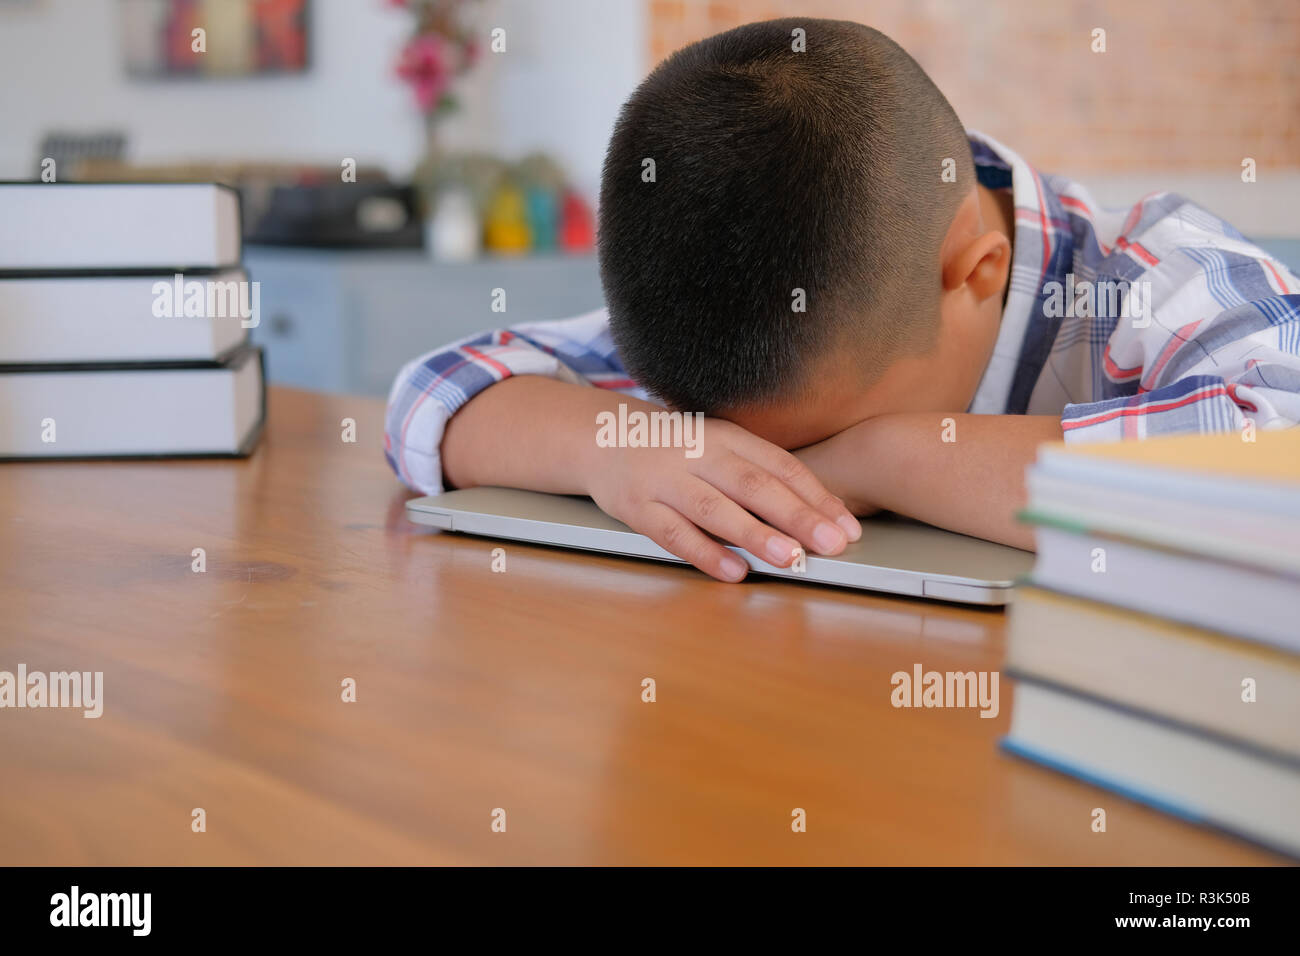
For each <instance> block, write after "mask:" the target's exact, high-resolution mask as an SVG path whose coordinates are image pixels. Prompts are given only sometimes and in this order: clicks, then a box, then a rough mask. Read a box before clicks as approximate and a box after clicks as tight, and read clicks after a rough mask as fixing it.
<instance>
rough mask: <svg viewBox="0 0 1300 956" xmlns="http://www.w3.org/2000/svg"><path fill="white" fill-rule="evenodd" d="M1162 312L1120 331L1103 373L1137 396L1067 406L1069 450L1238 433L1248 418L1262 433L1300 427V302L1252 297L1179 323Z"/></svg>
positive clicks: (1290, 279) (1283, 278) (1290, 296)
mask: <svg viewBox="0 0 1300 956" xmlns="http://www.w3.org/2000/svg"><path fill="white" fill-rule="evenodd" d="M1275 275H1277V277H1278V280H1279V284H1281V286H1282V288H1288V285H1289V288H1290V289H1296V288H1300V283H1297V280H1296V279H1295V277H1294V276H1293V275H1290V274H1289V273H1287V272H1286V271H1285V269H1284V267H1281V266H1280V265H1278V266H1277V269H1276V270H1275ZM1171 305H1172V303H1171ZM1161 311H1162V310H1157V311H1156V313H1155V315H1154V321H1153V322H1151V324H1150V325H1149V326H1146V327H1143V328H1135V327H1134V325H1133V323H1132V322H1130V321H1128V320H1125V321H1122V322H1120V323H1119V325H1118V326H1117V327H1116V329H1115V332H1114V333H1113V334H1112V335H1111V337H1110V341H1109V342H1108V343H1107V345H1106V350H1105V353H1104V361H1105V368H1106V373H1107V375H1108V376H1110V377H1111V379H1112V381H1120V380H1123V379H1124V378H1125V377H1127V378H1128V379H1130V380H1133V381H1136V383H1137V386H1136V391H1135V392H1134V394H1131V395H1123V396H1119V397H1115V398H1109V399H1106V400H1103V401H1096V402H1086V403H1080V404H1071V405H1066V406H1065V410H1064V412H1063V414H1062V416H1061V425H1062V428H1063V430H1064V433H1065V440H1066V441H1067V442H1092V441H1119V440H1122V439H1132V438H1146V437H1150V436H1156V435H1164V434H1173V433H1180V432H1226V431H1242V430H1243V429H1244V428H1245V427H1247V420H1250V422H1251V423H1252V424H1253V426H1254V427H1255V428H1257V429H1275V428H1286V427H1289V426H1293V425H1296V424H1297V423H1300V294H1297V293H1294V292H1287V293H1286V294H1280V295H1271V296H1262V297H1259V298H1254V299H1251V300H1249V301H1244V302H1239V303H1238V304H1236V305H1234V306H1232V307H1231V308H1228V309H1224V310H1223V311H1221V312H1219V313H1218V314H1217V315H1213V316H1212V317H1210V318H1203V319H1194V320H1193V321H1190V322H1184V323H1183V324H1181V325H1180V324H1178V323H1176V322H1170V321H1167V315H1168V313H1167V312H1166V315H1165V316H1164V317H1162V315H1161ZM1170 311H1173V310H1172V309H1171V310H1170Z"/></svg>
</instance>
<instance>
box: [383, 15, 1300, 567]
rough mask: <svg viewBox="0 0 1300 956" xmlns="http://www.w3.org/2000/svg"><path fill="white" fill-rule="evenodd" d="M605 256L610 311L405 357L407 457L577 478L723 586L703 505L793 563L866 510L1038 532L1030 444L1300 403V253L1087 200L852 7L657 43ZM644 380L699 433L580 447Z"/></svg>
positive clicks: (455, 476) (1149, 206) (392, 437)
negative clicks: (987, 131)
mask: <svg viewBox="0 0 1300 956" xmlns="http://www.w3.org/2000/svg"><path fill="white" fill-rule="evenodd" d="M797 31H803V34H802V36H803V39H802V41H801V42H800V41H799V37H800V34H799V33H798V32H797ZM792 37H794V38H796V39H794V40H792ZM599 254H600V266H601V278H602V282H603V285H604V289H605V293H606V298H607V306H608V311H607V312H598V313H594V314H592V315H587V316H581V317H579V318H576V319H571V320H568V321H565V322H554V323H539V324H535V325H531V326H527V327H518V328H515V329H512V330H508V331H498V332H492V333H488V334H485V335H481V336H477V337H474V338H471V339H467V340H465V341H463V342H460V343H457V344H455V345H452V346H449V347H447V348H445V349H442V350H439V351H435V352H432V353H429V354H428V355H425V356H422V357H421V358H419V359H416V360H415V361H414V362H412V363H410V364H409V365H407V366H406V367H405V368H404V369H403V370H402V371H401V372H400V373H399V375H398V378H397V381H396V382H395V383H394V386H393V391H392V393H391V396H390V398H389V409H388V419H387V435H386V454H387V457H388V460H389V462H390V463H391V464H392V465H393V468H394V469H395V470H396V471H397V473H398V475H399V476H400V477H401V479H402V480H403V481H405V482H406V483H407V484H408V485H410V486H411V487H413V488H416V489H417V490H419V491H422V492H424V493H435V492H437V491H439V490H440V489H441V487H442V486H443V485H444V483H445V484H447V485H451V486H458V487H467V486H471V485H483V484H495V485H506V486H513V487H521V488H530V489H534V490H538V491H549V492H558V493H567V494H586V495H590V496H591V497H592V498H593V499H595V501H596V503H597V504H599V505H600V507H601V508H603V509H604V510H605V511H606V512H608V513H609V514H611V515H613V516H614V517H616V518H619V519H620V520H622V521H623V522H625V523H626V524H628V525H630V526H631V527H632V528H634V529H635V530H637V531H640V532H642V533H644V534H646V535H648V536H649V537H651V538H652V539H654V540H655V541H656V542H658V543H659V544H660V545H661V546H662V547H664V548H665V549H667V550H668V551H670V552H672V553H674V554H676V555H678V556H679V557H681V558H683V559H685V560H687V561H689V562H690V563H692V564H694V565H695V566H696V567H698V568H700V569H701V570H703V571H705V572H706V573H708V574H711V575H713V576H714V577H716V578H719V579H721V580H725V581H738V580H740V579H741V578H743V577H744V574H745V566H744V565H743V564H742V563H741V562H739V561H738V560H736V559H735V558H734V556H732V555H731V554H730V553H729V552H728V551H727V550H726V549H725V548H723V547H722V546H721V545H720V544H718V542H717V541H716V540H714V539H712V538H710V537H709V536H708V535H705V534H703V533H702V531H708V532H711V533H712V534H714V535H716V536H717V537H718V538H721V539H723V540H725V541H728V542H731V543H734V544H736V545H739V546H740V547H743V548H745V549H746V550H748V551H750V552H751V553H753V554H755V555H758V556H759V557H762V558H764V559H765V560H767V561H769V562H770V563H772V564H774V565H778V566H782V567H786V566H789V565H790V563H791V561H792V560H793V558H794V549H795V548H796V547H797V546H802V547H804V548H806V549H808V551H809V552H810V553H813V552H815V553H819V554H837V553H839V552H840V551H841V550H843V549H844V547H846V545H847V543H848V542H849V541H852V540H856V539H857V538H858V537H859V536H860V535H861V533H862V531H861V527H860V525H859V524H858V522H857V521H856V519H855V518H854V515H864V514H868V513H870V512H872V511H874V510H876V509H879V508H884V509H888V510H891V511H896V512H899V513H901V514H905V515H910V516H912V517H915V518H918V519H920V520H923V521H927V522H929V523H931V524H935V525H938V526H940V527H944V528H949V529H952V530H955V531H961V532H965V533H967V534H973V535H978V536H980V537H984V538H988V539H990V540H994V541H1000V542H1004V543H1008V544H1012V545H1016V546H1019V547H1023V548H1031V547H1032V537H1031V534H1030V532H1029V530H1028V529H1026V528H1024V527H1022V526H1020V525H1019V524H1017V523H1016V521H1015V517H1014V515H1015V511H1016V510H1017V508H1018V507H1020V505H1021V504H1022V503H1023V499H1024V485H1023V482H1024V478H1023V476H1024V471H1025V467H1026V466H1027V465H1028V464H1029V463H1030V462H1031V461H1032V460H1033V458H1034V454H1035V448H1036V447H1037V446H1038V445H1039V444H1040V443H1041V442H1045V441H1052V440H1060V439H1061V438H1062V437H1063V436H1064V438H1065V439H1066V440H1067V441H1094V440H1109V439H1121V438H1143V437H1146V436H1148V435H1156V434H1163V433H1169V432H1177V431H1223V430H1229V429H1238V428H1240V427H1242V426H1243V424H1244V422H1245V420H1246V419H1247V418H1250V419H1253V421H1254V422H1255V424H1256V426H1257V427H1260V428H1275V427H1284V426H1289V425H1294V424H1295V423H1296V422H1297V421H1298V420H1300V279H1297V278H1296V276H1295V275H1293V274H1292V273H1290V272H1289V271H1288V270H1287V269H1286V268H1285V267H1284V266H1282V265H1281V264H1280V263H1278V262H1275V261H1273V260H1272V259H1270V258H1269V256H1268V255H1267V254H1266V253H1264V252H1263V251H1262V250H1260V249H1258V248H1257V247H1255V246H1253V245H1251V244H1250V243H1249V242H1247V241H1246V240H1245V239H1244V238H1242V236H1241V235H1240V233H1238V232H1237V231H1236V230H1235V229H1233V228H1232V227H1231V226H1229V225H1227V224H1226V223H1224V222H1222V221H1220V220H1219V219H1217V218H1216V217H1214V216H1213V215H1211V214H1210V213H1208V212H1206V211H1204V210H1202V209H1200V208H1198V207H1196V206H1194V205H1193V204H1191V203H1189V202H1187V201H1186V200H1185V199H1183V198H1181V197H1179V196H1175V195H1172V194H1168V193H1164V194H1157V195H1154V196H1148V197H1147V198H1146V199H1144V200H1143V201H1142V202H1140V203H1138V205H1136V206H1134V207H1133V208H1132V209H1131V210H1129V211H1128V212H1127V213H1123V212H1106V211H1103V210H1101V209H1099V208H1098V206H1097V204H1096V203H1095V202H1094V201H1093V199H1092V198H1091V196H1090V195H1089V194H1088V192H1087V191H1086V190H1085V189H1084V188H1083V187H1081V186H1079V185H1077V184H1074V183H1071V182H1068V181H1066V180H1064V179H1062V178H1059V177H1052V176H1042V175H1040V174H1038V173H1037V172H1035V171H1034V170H1033V169H1031V168H1030V167H1029V166H1028V165H1027V164H1026V163H1025V162H1024V161H1022V160H1021V159H1020V158H1019V157H1017V156H1016V155H1015V154H1014V153H1013V152H1011V151H1010V150H1008V149H1006V148H1005V147H1003V146H1001V145H1000V144H998V143H995V142H993V141H992V140H990V139H987V138H985V137H982V136H979V135H971V136H970V137H969V139H968V138H967V134H966V133H965V132H964V131H963V129H962V126H961V124H960V122H959V121H958V119H957V116H956V114H955V113H954V112H953V110H952V108H951V106H950V105H949V104H948V102H947V100H946V99H945V98H944V97H943V95H942V94H941V93H940V92H939V90H938V89H937V88H936V87H935V86H934V85H933V83H931V81H930V80H929V78H928V77H927V76H926V75H925V73H924V72H923V71H922V70H921V68H920V67H919V66H918V65H917V64H916V62H915V61H913V60H912V59H911V57H909V56H908V55H907V54H906V53H905V52H904V51H903V50H902V49H901V48H899V47H898V46H897V45H896V44H894V43H893V41H891V40H889V39H888V38H887V37H885V36H884V35H882V34H880V33H878V32H876V31H874V30H871V29H869V28H867V27H864V26H861V25H859V24H854V23H847V22H840V21H826V20H808V19H789V20H774V21H769V22H764V23H755V24H750V25H748V26H744V27H740V28H739V29H736V30H732V31H729V32H727V33H723V34H719V35H718V36H714V37H711V38H709V39H706V40H703V41H701V42H699V43H696V44H693V45H691V46H689V47H686V48H685V49H683V50H681V51H679V52H678V53H676V54H675V55H673V56H672V57H670V58H669V59H668V60H666V61H665V62H664V63H662V64H661V65H660V66H659V67H658V68H657V69H656V70H655V71H654V72H653V73H651V75H650V76H649V77H648V78H647V79H646V80H645V81H644V82H643V83H642V84H641V86H640V87H639V88H638V89H637V91H636V92H635V93H634V94H633V96H632V98H631V99H630V100H629V101H628V103H627V104H626V105H625V106H624V109H623V112H622V115H621V116H620V118H619V121H618V124H617V126H616V128H615V131H614V134H613V137H612V139H611V142H610V146H609V151H608V154H607V156H606V159H605V167H604V174H603V180H602V187H601V204H600V242H599ZM488 386H491V387H488ZM591 386H595V387H594V388H593V387H591ZM651 397H653V398H654V399H655V400H657V401H658V402H660V403H662V404H664V405H667V406H669V407H670V408H673V409H675V410H680V411H683V412H702V413H704V414H705V415H706V416H708V417H706V418H705V419H703V425H702V429H703V430H702V437H703V438H704V441H703V443H702V454H699V455H698V457H690V456H688V455H685V454H683V451H682V449H681V448H662V447H658V448H647V447H627V448H611V447H602V446H603V445H607V444H608V442H601V443H598V442H597V440H596V435H597V422H599V421H600V420H602V418H605V419H607V417H608V413H610V412H614V411H615V410H617V408H618V406H619V405H620V404H623V405H625V406H627V407H628V408H629V409H631V410H632V411H643V412H645V411H653V410H655V409H658V410H660V411H662V407H661V406H659V405H653V404H651V403H650V401H649V400H650V398H651ZM625 411H626V409H625ZM792 450H793V454H791V451H792Z"/></svg>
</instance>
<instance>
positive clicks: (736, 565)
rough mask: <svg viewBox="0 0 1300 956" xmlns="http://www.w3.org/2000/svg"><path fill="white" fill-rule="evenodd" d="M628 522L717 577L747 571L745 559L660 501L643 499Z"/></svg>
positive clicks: (731, 578)
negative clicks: (631, 520)
mask: <svg viewBox="0 0 1300 956" xmlns="http://www.w3.org/2000/svg"><path fill="white" fill-rule="evenodd" d="M628 524H629V525H630V526H631V527H632V528H633V529H634V530H636V531H639V532H641V533H642V534H643V535H645V536H646V537H647V538H649V539H650V540H651V541H653V542H654V543H655V544H657V545H659V547H661V548H663V549H664V550H665V551H667V552H668V553H669V554H675V555H676V556H677V557H679V558H681V559H682V560H683V561H686V562H687V563H688V564H692V565H694V566H695V567H697V568H699V569H700V570H701V571H703V572H704V573H705V574H707V575H709V576H710V577H714V578H717V579H718V580H719V581H727V582H729V583H730V582H734V581H741V580H744V577H745V574H746V573H747V572H748V571H749V565H747V564H745V562H744V561H742V560H741V559H740V558H738V557H736V556H735V555H734V554H732V553H731V552H730V551H728V550H727V549H726V548H724V547H723V546H722V545H720V544H719V543H718V542H716V541H714V540H713V539H712V538H710V537H709V536H708V535H706V534H705V533H704V532H703V531H701V530H700V529H699V528H697V527H695V525H693V524H691V523H690V521H688V520H687V519H686V518H684V517H683V516H682V515H681V514H680V513H679V512H677V511H676V510H674V509H673V508H670V507H669V506H668V505H666V504H663V503H662V502H659V501H649V502H646V503H645V505H643V506H642V508H641V511H640V513H639V514H638V515H637V516H636V519H635V523H633V522H628Z"/></svg>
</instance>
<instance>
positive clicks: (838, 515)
mask: <svg viewBox="0 0 1300 956" xmlns="http://www.w3.org/2000/svg"><path fill="white" fill-rule="evenodd" d="M744 454H745V456H746V457H750V458H752V460H753V461H754V462H755V463H756V464H759V465H762V466H763V467H764V468H766V469H767V470H768V471H770V472H772V474H774V475H776V476H777V477H778V478H780V479H781V480H782V481H783V482H784V483H785V484H786V485H788V486H789V487H790V488H792V489H794V492H795V493H796V494H797V495H798V496H799V497H800V498H802V499H803V500H804V501H806V502H808V504H810V505H811V506H812V507H814V508H816V509H817V510H818V511H820V512H821V513H822V514H824V515H826V516H827V517H828V518H830V519H831V520H832V521H834V522H835V523H836V524H837V525H838V526H839V528H840V530H841V531H843V532H844V534H845V535H846V536H847V537H848V539H849V540H850V541H857V540H858V539H859V538H861V537H862V524H861V523H860V522H859V521H858V519H857V518H855V517H854V516H853V512H851V511H849V509H848V508H846V507H845V506H844V502H843V501H842V500H840V499H839V498H837V497H836V496H835V495H833V494H831V493H830V492H829V491H827V490H826V486H825V485H823V484H822V483H821V481H820V480H819V479H818V478H817V476H816V475H814V474H813V472H812V469H811V468H809V467H808V466H807V465H805V464H804V463H803V462H801V461H800V460H799V459H798V458H796V457H795V456H794V455H792V454H790V453H789V452H788V451H785V450H784V449H782V448H778V447H777V446H776V445H773V444H772V443H771V442H764V441H760V442H758V443H757V445H755V446H753V447H746V448H745V449H744Z"/></svg>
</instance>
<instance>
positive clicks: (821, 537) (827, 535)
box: [708, 455, 849, 554]
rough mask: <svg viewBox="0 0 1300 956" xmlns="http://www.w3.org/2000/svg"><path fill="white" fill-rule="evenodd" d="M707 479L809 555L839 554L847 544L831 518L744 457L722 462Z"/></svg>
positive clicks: (843, 530)
mask: <svg viewBox="0 0 1300 956" xmlns="http://www.w3.org/2000/svg"><path fill="white" fill-rule="evenodd" d="M708 479H709V482H710V483H711V484H713V485H715V486H716V487H717V488H718V489H719V490H720V491H722V492H723V493H724V494H725V495H726V496H727V497H728V498H730V499H731V500H732V501H735V502H739V503H740V504H742V505H744V506H745V507H746V508H748V509H749V510H750V511H752V512H754V514H756V515H758V516H759V517H760V518H762V519H763V520H764V521H767V522H768V523H769V524H771V525H772V526H773V527H775V528H778V529H780V530H781V531H784V532H785V533H786V534H789V535H793V536H794V537H795V538H796V539H798V540H799V541H800V542H802V543H803V545H804V547H805V548H807V549H808V551H809V553H812V552H816V553H817V554H839V553H840V552H841V551H843V550H844V547H845V545H847V544H848V542H849V539H848V533H847V531H845V529H844V528H842V527H840V526H839V525H838V524H836V523H835V522H834V519H833V518H831V516H830V515H828V514H827V513H825V512H823V511H818V510H816V509H814V508H813V507H812V505H810V504H809V503H808V502H807V501H804V499H803V498H801V497H800V496H799V495H797V494H795V492H794V491H793V490H792V489H791V488H790V487H789V486H788V485H786V484H785V483H784V482H783V481H782V480H781V479H780V478H778V477H777V476H776V475H774V474H772V472H770V471H768V470H767V469H766V468H764V467H762V466H761V465H758V464H755V463H754V462H752V461H750V460H749V459H747V458H742V457H740V456H739V455H731V456H729V457H727V458H725V459H723V460H722V461H720V462H718V463H717V467H716V468H715V469H714V470H713V471H711V472H710V474H709V475H708Z"/></svg>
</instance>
